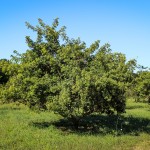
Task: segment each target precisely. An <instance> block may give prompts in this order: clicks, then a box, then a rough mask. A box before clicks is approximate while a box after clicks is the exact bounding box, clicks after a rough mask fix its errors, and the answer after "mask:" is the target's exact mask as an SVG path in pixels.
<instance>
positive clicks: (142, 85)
mask: <svg viewBox="0 0 150 150" xmlns="http://www.w3.org/2000/svg"><path fill="white" fill-rule="evenodd" d="M134 84H135V94H136V100H137V101H140V100H143V101H147V102H149V103H150V71H140V72H138V73H137V77H136V79H135V83H134Z"/></svg>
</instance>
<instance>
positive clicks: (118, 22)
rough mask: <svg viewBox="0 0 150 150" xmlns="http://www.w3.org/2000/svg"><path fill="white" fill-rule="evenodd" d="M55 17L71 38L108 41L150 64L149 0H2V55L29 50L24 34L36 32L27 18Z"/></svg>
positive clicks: (32, 20) (87, 40)
mask: <svg viewBox="0 0 150 150" xmlns="http://www.w3.org/2000/svg"><path fill="white" fill-rule="evenodd" d="M56 17H59V18H60V25H65V26H66V27H67V34H68V35H69V37H72V38H77V37H80V38H81V40H82V41H85V42H86V43H87V45H90V44H91V43H92V42H94V41H95V40H100V41H101V45H102V44H104V43H109V44H110V45H111V49H112V51H114V52H122V53H124V54H126V56H127V58H128V59H132V58H135V59H137V61H138V63H139V64H141V65H144V66H148V67H150V46H149V44H150V1H149V0H0V58H7V59H9V57H10V55H11V54H13V50H17V51H18V52H20V53H23V52H25V51H26V50H27V49H28V47H27V46H26V43H25V36H26V35H30V36H31V37H32V36H33V37H34V35H33V32H32V31H30V30H28V29H27V28H26V26H25V21H28V22H30V23H31V24H33V25H36V24H37V19H38V18H41V19H43V20H44V21H45V22H46V23H48V24H51V23H52V20H53V19H55V18H56Z"/></svg>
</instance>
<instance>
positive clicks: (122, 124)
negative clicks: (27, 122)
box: [31, 115, 150, 135]
mask: <svg viewBox="0 0 150 150" xmlns="http://www.w3.org/2000/svg"><path fill="white" fill-rule="evenodd" d="M31 125H32V126H35V127H38V128H48V127H49V126H55V127H56V128H57V129H59V130H61V131H64V132H65V131H66V132H71V133H77V134H82V133H84V134H85V133H87V134H89V133H90V134H103V135H105V134H114V135H122V134H131V135H139V133H140V132H145V133H149V134H150V120H149V119H143V118H133V117H132V116H130V117H117V116H104V115H102V116H99V115H91V116H89V117H86V118H81V120H80V123H79V127H78V130H77V129H75V128H74V125H73V123H72V122H70V121H69V120H66V119H61V120H58V121H55V122H32V124H31Z"/></svg>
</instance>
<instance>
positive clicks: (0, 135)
mask: <svg viewBox="0 0 150 150" xmlns="http://www.w3.org/2000/svg"><path fill="white" fill-rule="evenodd" d="M88 119H89V120H90V121H89V122H90V125H89V128H87V129H84V128H83V126H80V128H79V131H75V130H74V129H73V128H72V127H71V125H69V123H67V122H65V120H63V118H61V117H60V116H58V115H56V114H54V113H52V112H41V113H37V112H33V111H31V110H29V109H28V108H27V107H25V106H24V105H20V106H17V105H16V104H1V106H0V150H55V149H57V150H59V149H60V150H107V149H109V150H112V149H114V150H130V149H131V150H149V149H150V106H149V105H148V104H146V103H135V102H134V101H133V100H128V102H127V109H126V114H124V115H123V116H122V117H121V118H119V119H117V118H116V117H115V116H112V117H107V116H105V115H103V116H98V115H95V116H91V117H90V118H88Z"/></svg>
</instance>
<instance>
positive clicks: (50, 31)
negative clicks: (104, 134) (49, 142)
mask: <svg viewBox="0 0 150 150" xmlns="http://www.w3.org/2000/svg"><path fill="white" fill-rule="evenodd" d="M26 25H27V27H28V28H29V29H31V30H33V31H34V32H36V33H37V38H36V40H32V39H31V38H30V36H26V43H27V45H28V47H29V49H28V50H27V51H26V52H25V53H23V54H18V53H17V51H15V56H12V59H11V61H10V63H9V68H11V69H8V68H7V67H6V68H7V69H6V70H7V71H6V72H7V74H8V75H9V76H10V78H9V79H8V78H7V77H6V78H7V79H3V78H4V75H3V74H2V73H1V69H0V73H1V74H2V75H1V76H2V77H0V82H1V83H2V82H7V83H6V85H5V86H4V88H3V90H2V91H1V98H3V99H5V100H7V101H20V102H22V103H24V104H27V105H29V107H30V108H37V109H41V110H43V109H49V110H53V111H54V112H56V113H59V114H60V115H62V116H64V117H66V118H68V119H71V120H72V121H73V122H74V123H77V122H78V121H79V120H80V118H81V117H83V116H87V115H90V114H92V113H106V114H113V113H114V112H116V113H123V112H125V101H126V97H125V92H126V89H127V88H128V87H129V86H130V84H131V82H132V81H133V79H134V76H133V72H134V69H135V67H136V60H134V59H133V60H129V61H127V59H126V56H125V55H124V54H122V53H114V52H112V50H111V49H110V45H109V44H104V45H102V46H100V41H95V42H94V43H93V44H91V45H90V46H89V47H87V46H86V43H85V42H82V41H81V40H80V39H79V38H78V39H70V38H69V37H68V36H67V34H66V27H61V28H60V29H58V28H59V21H58V19H55V20H54V22H53V23H52V25H51V26H49V25H47V24H45V23H44V22H43V21H42V19H39V20H38V25H37V26H32V25H31V24H30V23H26ZM6 62H7V61H6ZM0 68H1V66H0ZM137 80H138V79H137ZM148 84H149V83H148Z"/></svg>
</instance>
